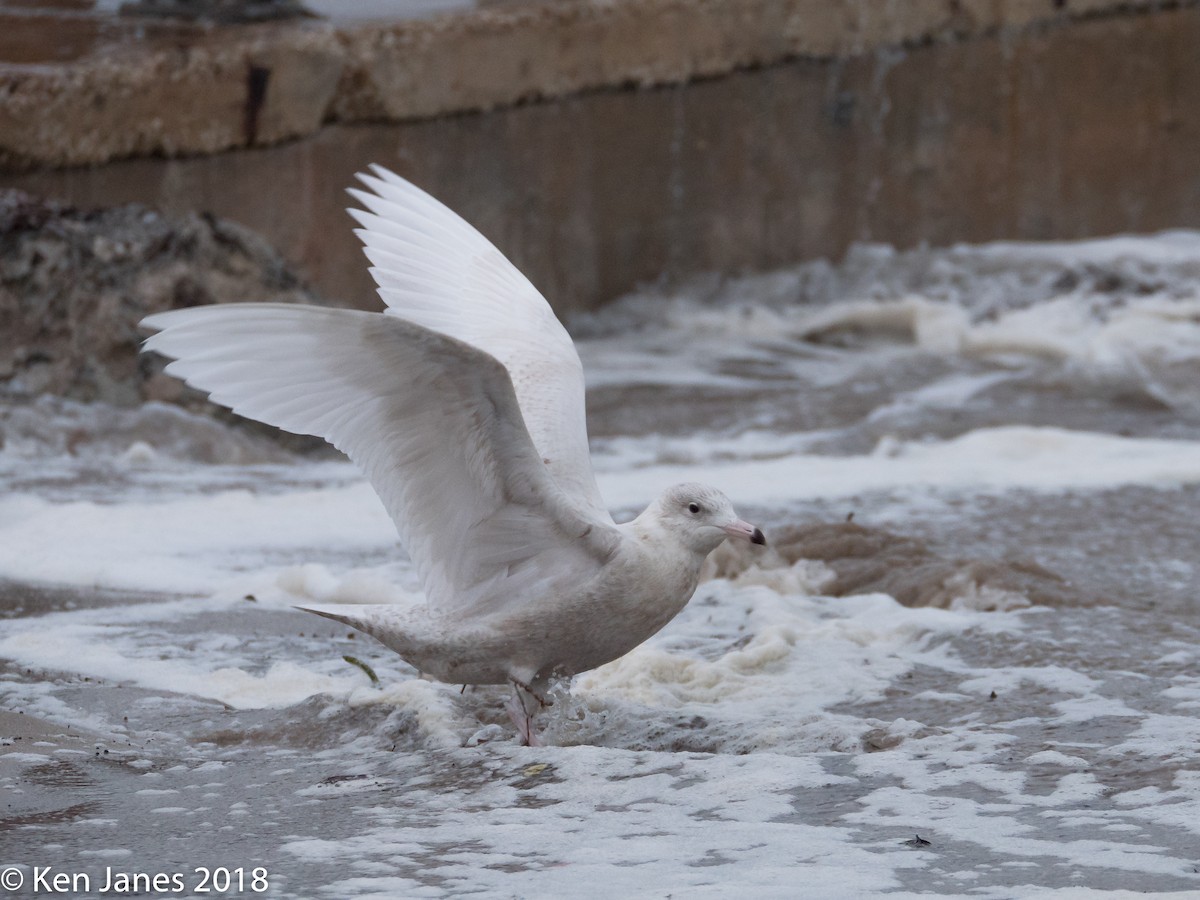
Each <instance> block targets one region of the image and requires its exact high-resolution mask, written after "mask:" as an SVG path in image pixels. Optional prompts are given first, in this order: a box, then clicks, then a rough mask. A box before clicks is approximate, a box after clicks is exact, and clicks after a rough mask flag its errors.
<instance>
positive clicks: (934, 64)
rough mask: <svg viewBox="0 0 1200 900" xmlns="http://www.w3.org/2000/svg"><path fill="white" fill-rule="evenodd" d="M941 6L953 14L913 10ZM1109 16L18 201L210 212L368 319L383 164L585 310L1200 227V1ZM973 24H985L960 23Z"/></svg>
mask: <svg viewBox="0 0 1200 900" xmlns="http://www.w3.org/2000/svg"><path fill="white" fill-rule="evenodd" d="M618 5H619V4H618ZM651 5H653V4H651ZM708 5H709V6H714V7H721V4H719V3H712V4H708ZM730 5H732V6H735V7H736V6H737V5H738V4H737V3H732V4H730ZM791 5H792V6H794V7H796V6H800V5H803V4H795V3H793V4H791ZM923 5H924V6H929V7H933V6H937V7H938V8H946V7H947V4H946V3H936V4H934V3H927V4H917V3H914V4H911V6H910V8H918V7H922V6H923ZM1062 5H1063V4H1061V3H1055V4H1052V6H1054V7H1060V6H1062ZM1095 5H1096V7H1097V8H1098V11H1092V12H1089V11H1088V10H1084V12H1085V13H1088V14H1084V15H1078V16H1062V15H1056V16H1047V15H1041V16H1040V17H1039V16H1036V15H1032V14H1030V15H1027V16H1025V17H1024V18H1021V17H1016V16H1015V12H1014V11H1018V12H1019V11H1020V9H1022V8H1028V9H1032V8H1034V7H1036V8H1037V9H1038V10H1041V9H1042V7H1043V6H1045V7H1047V8H1049V7H1050V5H1049V4H1044V3H1042V4H1038V3H1033V2H1032V0H1031V2H1029V3H1025V4H1021V3H1017V2H1008V3H992V4H991V6H990V7H988V8H993V9H998V8H1005V9H1007V10H1008V13H1009V14H1010V15H1009V19H1008V20H1005V21H1004V22H1002V23H1000V24H996V23H993V24H992V25H991V26H988V27H977V28H973V29H971V30H969V33H963V31H962V29H958V30H956V29H954V28H948V29H942V30H940V31H937V32H929V33H924V34H923V35H918V36H917V37H916V38H912V36H911V35H907V33H903V34H901V36H902V37H903V38H904V39H903V40H901V41H899V42H890V41H888V40H887V39H886V38H887V36H888V34H887V33H886V29H884V30H883V31H882V32H880V33H879V34H877V35H876V40H874V42H873V43H872V44H871V45H870V46H866V47H860V48H858V49H857V50H856V49H855V48H854V47H853V46H850V45H847V46H845V47H841V48H840V50H839V53H840V55H820V54H815V53H814V54H812V55H797V54H795V53H790V52H789V53H786V54H783V58H778V59H776V58H773V57H771V58H770V59H769V61H766V62H761V63H756V64H755V65H753V66H751V67H748V68H746V67H740V68H739V67H736V66H735V67H732V68H731V69H730V70H729V71H725V72H718V73H715V74H710V75H706V74H705V71H704V70H703V68H702V67H701V68H700V69H699V70H697V72H694V73H693V74H692V76H690V77H689V78H688V79H674V78H664V79H663V80H662V82H663V83H656V84H650V85H648V86H627V85H623V84H617V85H614V86H599V87H597V86H591V87H582V88H578V89H572V90H570V91H567V90H564V91H563V92H560V93H557V94H554V96H553V99H540V100H536V101H531V102H523V103H516V104H515V105H508V106H497V108H494V109H490V110H487V111H480V112H461V113H458V114H454V115H448V114H444V115H442V114H440V115H434V116H431V117H425V118H414V119H404V120H399V119H400V118H401V117H400V115H399V114H398V113H397V114H395V115H392V114H391V113H389V114H387V116H385V117H389V116H390V117H392V118H396V119H397V120H396V121H386V122H382V123H377V124H372V123H368V122H351V123H345V122H335V123H332V124H326V125H324V126H323V127H319V128H315V129H314V130H312V132H311V133H309V134H308V135H307V136H303V137H300V138H297V139H293V140H290V141H288V142H285V143H280V144H275V145H272V146H266V147H258V148H254V149H240V150H232V151H229V152H224V153H221V154H218V155H210V156H197V157H190V158H187V157H185V158H174V159H163V158H140V159H126V160H122V161H116V162H110V163H107V164H106V165H103V166H99V167H95V168H66V169H60V168H55V169H43V170H40V171H39V170H33V171H17V170H16V169H13V168H10V171H9V173H8V174H7V175H4V176H3V177H2V178H0V181H2V182H3V183H6V184H9V185H13V186H18V187H22V188H25V189H28V190H32V191H35V192H41V193H46V194H49V195H53V196H58V197H63V198H66V199H68V200H70V201H72V202H75V203H78V204H85V205H90V204H112V203H118V202H125V201H128V200H136V201H140V202H144V203H148V204H151V205H155V206H159V207H162V208H165V209H168V210H190V209H197V208H200V209H207V210H211V211H213V212H215V213H217V214H219V215H223V216H228V217H230V218H233V219H235V220H237V221H240V222H242V223H244V224H246V225H249V226H250V227H252V228H255V229H257V230H259V231H261V232H262V233H264V234H265V235H266V236H267V237H268V238H270V239H271V240H272V241H274V242H275V243H276V244H277V246H279V247H280V248H281V249H282V250H283V252H284V254H285V255H286V256H288V257H289V258H291V259H292V260H294V261H296V262H297V263H298V264H299V266H300V267H301V269H302V270H303V271H305V272H307V273H308V274H309V275H310V276H311V277H312V278H313V279H314V280H315V282H316V284H317V286H318V288H319V289H320V290H321V291H323V292H324V293H325V294H326V295H327V296H329V297H330V298H331V299H332V300H334V301H335V302H341V303H344V304H347V305H357V306H371V305H373V304H374V302H375V301H374V299H373V296H372V292H371V289H370V282H369V278H368V277H367V274H366V271H365V264H364V262H363V261H362V257H361V256H360V255H359V253H358V251H357V245H356V242H355V240H354V239H353V237H352V235H351V234H350V227H351V223H350V220H349V218H348V217H347V216H345V214H344V213H342V212H341V210H342V208H343V207H344V206H345V205H346V204H347V201H348V199H349V198H347V197H346V196H345V195H344V193H343V188H344V187H345V186H347V185H348V184H349V183H350V181H351V179H352V175H353V173H354V172H355V171H356V170H358V169H360V168H362V167H363V166H365V165H366V164H367V163H369V162H373V161H376V162H381V163H383V164H385V165H388V166H391V167H393V168H395V169H396V170H397V171H400V172H401V173H402V174H405V175H407V176H409V177H411V178H412V179H413V180H414V181H416V182H417V183H419V184H421V185H422V186H423V187H425V188H427V189H428V190H430V191H432V192H433V193H434V194H436V195H437V196H438V197H440V198H441V199H443V200H444V201H446V202H447V203H449V204H450V205H451V206H453V207H454V208H455V209H457V210H459V211H460V212H462V213H463V214H464V215H465V216H466V217H467V218H468V219H470V220H471V221H472V222H474V223H475V224H476V225H477V226H479V227H480V228H481V229H482V230H483V231H484V232H485V233H486V234H488V235H489V236H490V237H491V238H492V239H493V240H494V241H495V242H496V243H497V244H498V245H499V246H500V247H501V249H502V250H504V251H505V252H507V253H509V254H510V255H511V256H512V257H513V258H514V260H515V261H516V262H517V263H518V265H520V266H521V267H522V268H523V269H524V270H525V271H526V272H527V273H528V274H529V275H530V277H531V278H532V279H533V281H534V282H535V283H536V284H537V285H538V286H539V287H541V288H542V290H543V291H544V292H545V293H546V294H547V296H548V297H549V298H550V299H551V301H552V303H554V304H555V305H556V307H558V308H559V309H560V310H564V311H571V310H577V309H586V308H591V307H594V306H596V305H598V304H600V303H603V302H605V301H607V300H609V299H611V298H613V297H615V296H618V295H619V294H621V293H622V292H625V291H627V290H629V289H631V288H632V287H634V286H635V285H636V284H638V283H639V282H643V281H646V280H650V279H655V278H658V277H660V276H663V275H665V276H667V277H673V276H681V275H686V274H688V273H691V272H695V271H702V270H711V269H730V270H741V269H757V268H765V267H770V266H777V265H782V264H786V263H789V262H792V261H796V260H799V259H804V258H811V257H815V256H837V255H839V254H840V253H842V252H843V251H844V250H845V248H846V247H847V246H848V244H849V243H851V242H853V241H859V240H876V241H887V242H890V243H894V244H898V245H901V246H908V245H912V244H915V243H919V242H923V241H924V242H929V243H933V244H948V243H953V242H955V241H981V240H988V239H993V238H1070V237H1082V236H1087V235H1096V234H1106V233H1112V232H1118V231H1152V230H1156V229H1162V228H1168V227H1174V226H1192V227H1200V51H1197V48H1198V47H1200V6H1197V5H1196V4H1193V3H1184V4H1178V5H1167V6H1163V5H1162V4H1156V5H1153V6H1148V7H1145V8H1140V9H1136V10H1134V11H1130V10H1129V9H1127V8H1126V7H1124V6H1120V7H1114V6H1113V5H1112V4H1103V3H1097V4H1095ZM625 6H626V7H627V6H628V4H625ZM840 6H842V7H844V8H846V9H850V8H852V7H854V6H855V5H854V4H850V3H843V4H840ZM878 6H879V7H883V6H886V7H889V8H891V7H894V6H895V5H894V4H879V5H878ZM964 6H967V7H979V8H981V9H982V8H985V7H987V4H981V3H965V4H964V3H960V4H953V3H952V4H949V7H958V8H959V9H960V10H961V9H962V8H963V7H964ZM829 7H830V4H825V5H824V8H825V9H826V10H828V9H829ZM858 7H859V8H867V9H869V8H872V7H871V4H866V5H865V6H864V5H862V4H859V5H858ZM813 14H814V15H816V14H817V12H816V11H814V12H813ZM901 32H903V29H901ZM735 43H736V42H735ZM735 49H736V48H735ZM835 49H836V48H835ZM707 52H709V51H708V50H706V53H707ZM738 52H741V51H738ZM735 55H736V54H735ZM535 57H536V54H535ZM766 58H767V57H764V59H766ZM485 69H486V66H485ZM517 74H518V75H519V72H518V73H517ZM612 74H613V73H612V72H609V73H608V75H609V76H611V75H612ZM513 77H516V76H513ZM642 80H648V81H651V82H653V81H655V79H653V78H647V79H642ZM568 81H570V79H568ZM585 82H586V79H583V81H581V80H580V79H579V78H576V79H575V80H574V81H570V83H571V84H576V85H578V84H579V83H585ZM473 89H474V88H473ZM546 93H553V92H546ZM342 95H343V96H346V95H345V93H344V92H343V94H342ZM364 96H365V95H364ZM346 102H348V101H346ZM364 102H365V101H364ZM477 105H480V106H482V105H487V104H482V103H481V104H477ZM385 112H386V111H385ZM376 113H378V114H379V115H384V113H382V112H380V111H379V110H376ZM347 117H348V118H354V117H353V116H349V115H347Z"/></svg>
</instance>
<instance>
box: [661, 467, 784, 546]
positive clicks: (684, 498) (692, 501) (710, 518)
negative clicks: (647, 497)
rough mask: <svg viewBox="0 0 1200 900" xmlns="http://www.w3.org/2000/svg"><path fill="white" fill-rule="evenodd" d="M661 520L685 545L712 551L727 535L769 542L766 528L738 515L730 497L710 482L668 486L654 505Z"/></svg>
mask: <svg viewBox="0 0 1200 900" xmlns="http://www.w3.org/2000/svg"><path fill="white" fill-rule="evenodd" d="M651 510H653V512H654V514H655V516H656V518H657V519H658V522H659V524H660V525H661V526H662V527H663V528H664V529H666V530H667V531H669V532H671V533H672V534H674V535H675V536H676V537H677V538H678V539H679V540H680V541H682V542H683V544H684V545H686V546H687V547H690V548H691V549H692V550H694V551H696V552H697V553H702V554H704V555H708V554H709V553H711V552H712V551H713V550H715V549H716V548H717V545H719V544H720V543H721V542H722V541H723V540H725V539H726V538H729V537H731V538H738V539H740V540H744V541H749V542H750V543H751V544H765V543H766V542H767V539H766V538H765V537H763V533H762V530H761V529H759V528H757V527H755V526H754V525H751V524H750V523H749V522H745V521H743V520H742V519H740V518H738V514H737V513H736V512H734V509H733V504H732V503H731V502H730V501H729V498H728V497H726V496H725V495H724V494H722V493H721V492H720V491H718V490H717V489H716V488H714V487H709V486H708V485H706V484H694V483H688V484H677V485H675V486H674V487H671V488H667V490H665V491H663V493H662V494H661V495H660V496H659V498H658V499H657V500H655V501H654V503H653V504H652V506H651Z"/></svg>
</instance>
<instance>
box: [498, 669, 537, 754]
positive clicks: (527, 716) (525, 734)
mask: <svg viewBox="0 0 1200 900" xmlns="http://www.w3.org/2000/svg"><path fill="white" fill-rule="evenodd" d="M509 684H510V685H511V686H512V694H511V696H510V697H509V698H508V700H507V702H505V704H504V709H505V710H506V711H507V712H508V717H509V718H510V719H512V723H513V725H515V726H516V728H517V734H519V735H520V736H521V743H522V744H524V745H525V746H526V747H541V746H543V742H542V738H541V735H539V734H538V733H537V729H536V728H534V727H533V717H534V715H536V714H537V711H538V710H539V709H541V708H542V707H544V706H546V705H547V703H546V700H545V698H543V697H541V696H539V695H538V694H537V693H536V692H535V691H534V690H533V688H531V687H530V686H529V685H527V684H525V682H523V681H517V679H515V678H513V679H511V680H510V681H509ZM531 702H532V703H535V704H536V706H533V708H532V709H530V704H531Z"/></svg>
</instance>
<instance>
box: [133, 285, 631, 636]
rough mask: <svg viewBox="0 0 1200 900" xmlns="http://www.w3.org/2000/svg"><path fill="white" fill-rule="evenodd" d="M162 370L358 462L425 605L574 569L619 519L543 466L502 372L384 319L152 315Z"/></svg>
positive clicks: (567, 575) (491, 596)
mask: <svg viewBox="0 0 1200 900" xmlns="http://www.w3.org/2000/svg"><path fill="white" fill-rule="evenodd" d="M142 324H143V325H144V326H145V327H147V328H149V329H152V330H155V331H157V332H158V333H157V334H155V335H153V336H152V337H150V338H149V339H148V340H147V341H146V349H149V350H155V351H158V352H159V353H162V354H163V355H165V356H168V357H172V358H173V359H174V360H175V361H174V362H172V363H171V364H170V365H168V366H167V372H169V373H170V374H172V375H177V376H179V377H181V378H183V379H184V380H185V381H187V383H188V384H190V385H192V386H193V387H196V388H199V389H201V390H204V391H208V392H209V393H210V394H211V397H212V399H213V400H214V401H215V402H217V403H220V404H222V405H224V406H228V407H229V408H230V409H232V410H233V411H234V412H236V413H239V414H240V415H243V416H246V417H247V418H250V419H256V420H258V421H260V422H266V423H267V424H270V425H275V426H277V427H279V428H283V429H285V430H287V431H292V432H295V433H297V434H314V435H319V436H320V437H323V438H325V439H326V440H328V441H329V442H330V443H332V444H333V445H334V446H335V447H337V448H338V449H340V450H342V451H343V452H344V453H346V455H347V456H349V457H350V458H351V459H353V460H354V461H355V462H357V463H358V464H359V465H360V466H362V468H363V469H364V470H365V471H366V474H367V477H368V478H369V479H370V481H371V484H372V486H373V487H374V488H375V490H376V492H377V493H378V494H379V496H380V498H381V499H382V500H383V503H384V506H385V507H387V511H388V513H389V514H390V515H391V517H392V521H394V522H395V523H396V528H397V529H398V530H399V532H400V537H401V540H402V541H403V542H404V545H405V547H406V548H407V549H408V552H409V554H410V555H411V556H412V558H413V562H414V563H415V564H416V567H417V569H418V571H419V573H420V575H421V578H422V581H423V584H424V587H425V592H426V594H427V596H428V598H429V602H430V605H431V607H433V608H436V609H439V610H442V611H451V610H454V611H460V612H468V611H469V612H491V611H494V610H497V609H499V608H502V607H503V606H505V605H507V604H508V603H520V602H522V601H524V600H527V599H534V598H536V597H538V596H539V595H542V594H543V593H544V592H545V591H546V590H549V589H554V587H555V586H556V585H564V586H565V585H567V584H576V583H578V582H579V581H580V580H586V579H587V578H588V577H589V575H590V574H592V573H594V572H595V571H596V570H597V569H598V568H599V566H600V565H602V564H603V562H604V561H605V560H606V559H607V558H608V556H609V555H610V554H611V552H612V550H613V548H614V547H615V545H616V542H617V540H618V536H617V532H616V530H615V528H614V527H613V526H612V525H611V524H610V523H611V519H609V520H608V522H605V521H602V520H598V519H597V518H596V517H595V516H594V515H593V513H592V511H591V509H590V507H588V506H587V505H584V506H582V507H581V506H580V504H578V503H577V502H575V499H574V498H572V497H571V496H570V495H568V494H567V493H566V492H565V491H563V489H562V488H561V487H560V486H559V485H558V483H557V482H556V481H555V480H554V479H553V478H551V477H550V475H549V473H548V472H547V467H546V465H545V463H543V462H542V459H541V457H540V456H539V455H538V452H537V450H536V449H535V447H534V446H533V442H532V441H531V440H530V437H529V433H528V432H527V431H526V428H525V424H524V422H523V420H522V417H521V412H520V409H519V407H518V405H517V400H516V397H515V396H514V394H513V388H512V383H511V381H510V379H509V375H508V372H507V371H506V369H505V368H504V366H502V365H501V364H500V363H499V362H498V361H497V360H496V359H494V358H493V357H491V356H489V355H488V354H487V353H484V352H483V351H482V350H479V349H477V348H475V347H472V346H470V345H468V344H465V343H463V342H462V341H459V340H456V339H454V338H452V337H448V336H446V335H444V334H439V333H437V332H434V331H430V330H429V329H426V328H423V327H421V326H420V325H416V324H413V323H411V322H407V321H404V320H403V319H399V318H396V317H393V316H385V315H381V314H379V313H369V312H357V311H351V310H335V309H324V308H320V307H305V306H290V305H281V304H234V305H225V306H207V307H196V308H192V309H182V310H175V311H173V312H167V313H160V314H158V315H153V316H150V317H148V318H147V319H146V320H145V321H144V322H143V323H142Z"/></svg>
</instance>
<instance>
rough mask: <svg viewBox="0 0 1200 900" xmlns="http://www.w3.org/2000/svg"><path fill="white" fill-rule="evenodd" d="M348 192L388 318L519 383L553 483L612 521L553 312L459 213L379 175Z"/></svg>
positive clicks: (576, 372)
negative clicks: (441, 339) (440, 338)
mask: <svg viewBox="0 0 1200 900" xmlns="http://www.w3.org/2000/svg"><path fill="white" fill-rule="evenodd" d="M372 172H373V173H374V174H371V175H368V174H360V175H359V176H358V178H359V180H361V181H362V183H363V184H364V185H365V186H366V187H367V188H369V189H370V190H369V191H363V190H358V189H351V191H350V193H351V195H353V196H354V197H355V198H356V199H357V200H359V201H360V202H361V203H362V204H363V206H365V207H366V210H367V211H364V210H360V209H351V210H349V212H350V214H351V215H352V216H354V218H355V219H356V220H357V221H358V222H359V224H360V225H361V226H362V228H360V229H358V230H357V231H356V232H355V233H356V234H357V235H358V236H359V238H360V239H361V240H362V242H363V245H364V252H365V253H366V255H367V258H368V259H370V261H371V263H372V268H371V274H372V275H373V276H374V278H375V282H376V284H378V285H379V296H380V297H381V298H382V299H383V302H384V303H385V304H386V305H387V312H388V314H389V315H394V316H397V317H399V318H402V319H407V320H408V321H410V322H416V323H417V324H418V325H423V326H424V327H426V328H429V329H431V330H433V331H437V332H440V333H442V334H447V335H450V336H451V337H455V338H458V339H459V340H460V341H463V342H465V343H467V344H471V345H472V346H474V347H478V348H479V349H480V350H483V351H484V352H486V353H488V354H490V355H491V356H494V357H495V358H496V359H498V360H499V361H500V362H501V363H502V364H503V365H504V367H505V368H507V369H508V372H509V375H510V377H511V378H512V384H513V390H514V391H515V392H516V396H517V403H518V404H519V405H520V408H521V414H522V416H523V417H524V419H525V427H526V428H527V429H528V430H529V436H530V437H531V438H532V439H533V445H534V446H535V447H536V448H537V450H538V453H539V454H541V457H542V459H543V460H544V461H545V463H546V465H547V467H548V468H549V471H550V474H551V476H553V478H554V480H555V481H557V482H558V483H559V485H560V486H561V487H562V488H563V490H564V491H566V492H567V493H568V494H570V495H571V496H573V497H577V498H579V502H580V503H582V504H583V505H585V506H587V507H588V508H590V509H591V511H592V513H593V514H594V515H595V516H596V517H597V518H599V519H607V520H608V521H610V522H611V521H612V518H611V516H610V515H609V512H608V508H607V507H606V506H605V504H604V501H603V499H602V498H601V496H600V490H599V488H598V487H597V486H596V477H595V475H594V474H593V472H592V461H591V456H590V455H589V451H588V437H587V422H586V418H585V413H584V385H583V366H582V364H581V363H580V361H579V354H578V353H577V352H576V351H575V345H574V344H573V343H572V342H571V338H570V336H569V335H568V334H567V331H566V329H565V328H563V326H562V323H560V322H559V321H558V319H557V318H555V316H554V313H553V311H552V310H551V309H550V305H549V304H548V303H547V302H546V300H545V298H544V297H543V296H542V295H541V294H540V293H539V292H538V290H537V288H535V287H534V286H533V285H532V284H531V283H530V281H529V279H528V278H526V277H525V276H524V275H522V274H521V272H520V271H519V270H518V269H517V268H516V266H514V265H513V264H512V263H511V262H509V261H508V259H507V258H505V256H504V254H502V253H501V252H500V251H499V250H497V249H496V248H495V246H493V245H492V243H491V241H489V240H488V239H487V238H485V237H484V236H483V235H482V234H480V233H479V232H478V231H476V230H475V228H473V227H472V226H471V225H470V224H468V223H467V222H466V221H465V220H464V219H462V218H461V217H460V216H459V215H458V214H457V213H455V212H453V211H452V210H450V209H449V208H448V207H446V206H444V205H443V204H441V203H439V202H438V201H437V200H435V199H434V198H433V197H431V196H430V195H429V194H426V193H425V192H424V191H422V190H421V189H420V188H417V187H416V186H414V185H412V184H410V183H409V182H407V181H405V180H404V179H403V178H401V177H400V176H399V175H396V174H394V173H392V172H389V171H388V170H387V169H384V168H383V167H381V166H372Z"/></svg>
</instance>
